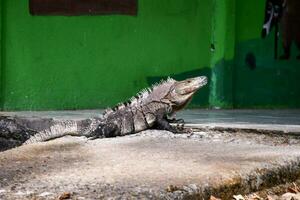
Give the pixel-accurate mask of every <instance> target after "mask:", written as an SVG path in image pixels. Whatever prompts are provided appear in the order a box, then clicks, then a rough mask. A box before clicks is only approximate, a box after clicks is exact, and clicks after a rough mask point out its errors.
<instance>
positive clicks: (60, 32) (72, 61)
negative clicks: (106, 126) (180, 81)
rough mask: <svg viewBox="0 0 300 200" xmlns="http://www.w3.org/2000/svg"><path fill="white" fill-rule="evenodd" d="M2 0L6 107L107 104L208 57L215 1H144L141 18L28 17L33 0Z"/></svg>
mask: <svg viewBox="0 0 300 200" xmlns="http://www.w3.org/2000/svg"><path fill="white" fill-rule="evenodd" d="M1 2H2V6H3V7H4V13H3V17H4V21H5V27H4V32H3V35H4V37H5V40H4V41H3V42H2V45H3V46H4V47H5V60H4V63H3V66H2V69H1V71H2V73H3V74H4V75H3V76H2V79H3V80H2V82H3V83H4V84H5V87H3V88H2V91H1V92H2V99H1V102H2V107H3V109H4V110H45V109H88V108H102V107H106V106H109V105H112V104H115V103H117V102H119V101H122V100H124V99H127V98H129V97H130V96H132V95H134V94H136V92H137V91H139V90H140V89H141V88H143V87H146V86H147V85H149V84H150V82H149V80H150V78H151V77H158V76H169V75H174V74H179V75H180V74H182V73H187V72H189V71H193V70H201V69H203V68H207V67H209V64H210V50H209V48H210V41H209V38H210V34H211V33H210V20H211V19H210V12H211V4H210V0H204V1H203V0H201V1H200V0H190V1H189V2H188V3H187V2H186V1H185V0H164V1H157V0H155V1H147V0H139V9H138V16H136V17H132V16H118V15H110V16H79V17H64V16H30V15H29V12H28V1H19V0H4V1H1ZM193 75H194V76H196V75H201V74H200V73H199V74H193ZM204 103H205V102H204ZM195 104H198V105H201V102H196V103H195Z"/></svg>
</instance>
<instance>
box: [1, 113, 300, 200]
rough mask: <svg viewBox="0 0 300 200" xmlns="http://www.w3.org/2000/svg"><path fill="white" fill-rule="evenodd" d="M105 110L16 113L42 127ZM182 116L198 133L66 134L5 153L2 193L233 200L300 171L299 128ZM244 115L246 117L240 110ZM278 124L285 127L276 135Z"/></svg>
mask: <svg viewBox="0 0 300 200" xmlns="http://www.w3.org/2000/svg"><path fill="white" fill-rule="evenodd" d="M201 112H202V114H203V112H208V111H201ZM214 112H216V113H215V115H217V114H218V115H223V114H224V113H223V114H222V113H221V112H220V113H219V111H214ZM233 112H235V111H233ZM6 114H7V113H6ZM31 114H32V113H31ZM235 114H236V113H235ZM7 115H10V116H12V115H11V113H10V114H7ZM97 115H99V112H98V111H97V112H96V111H95V112H90V111H80V113H78V112H75V113H73V112H71V114H70V113H68V114H66V112H62V113H61V114H55V113H53V114H51V115H49V114H47V113H45V114H44V115H42V114H41V113H36V114H34V115H28V113H27V114H24V113H23V115H21V114H18V115H17V117H10V118H12V119H14V120H15V122H16V124H18V125H19V126H20V127H21V128H20V127H17V128H20V130H23V129H22V128H24V127H27V128H30V129H32V130H35V131H37V130H41V129H44V128H45V127H49V126H51V125H53V124H55V123H56V122H57V121H59V120H61V119H74V120H79V119H85V118H87V117H90V116H97ZM180 115H181V116H183V118H184V119H186V121H188V122H190V123H189V124H188V126H190V127H193V128H194V130H196V132H194V133H189V134H173V133H170V132H166V131H156V130H148V131H145V132H142V133H138V134H134V135H130V136H125V137H118V138H107V139H99V140H93V141H90V140H86V139H85V138H83V137H64V138H60V139H56V140H53V141H49V142H45V143H37V144H33V145H27V146H21V147H17V148H14V149H11V150H7V151H3V152H0V168H1V170H0V199H32V198H38V199H54V198H56V197H57V196H59V195H60V194H62V193H64V192H70V193H71V195H72V197H73V198H78V199H106V198H109V197H110V198H113V199H118V198H124V199H131V198H136V199H143V198H144V199H145V198H146V199H203V198H204V199H208V198H209V196H210V195H214V196H216V197H221V198H222V199H231V197H232V195H233V194H245V193H250V192H254V191H257V190H261V189H265V188H269V187H272V186H276V185H278V184H282V183H286V182H291V181H294V180H296V179H298V178H299V177H300V140H299V138H298V135H297V134H295V135H291V134H289V133H292V132H290V131H285V130H283V129H274V130H273V129H269V128H270V127H272V126H270V125H267V124H271V123H265V124H262V123H257V124H261V125H266V126H268V129H266V128H265V127H263V129H256V128H253V127H254V126H252V125H251V124H254V122H253V121H251V120H249V121H248V125H249V126H244V124H247V123H244V124H242V126H240V125H241V122H240V121H238V120H233V121H232V122H231V126H230V123H229V122H228V121H226V120H227V119H228V118H226V120H225V119H224V115H223V122H222V123H224V124H223V125H222V126H220V123H221V122H220V121H218V122H216V121H217V120H220V118H218V117H217V118H218V119H217V118H214V119H211V121H213V120H215V121H213V123H214V126H211V124H210V125H208V123H210V122H206V123H200V121H201V120H202V122H203V121H204V120H207V118H206V117H199V111H186V112H184V113H181V114H180ZM192 115H194V117H191V116H192ZM231 115H232V114H231ZM247 115H248V114H247ZM226 116H229V115H228V114H226ZM242 116H244V118H243V117H242ZM264 116H266V115H265V114H264ZM270 116H271V115H270ZM293 117H294V118H297V116H296V115H294V116H293ZM270 118H274V116H273V117H272V116H271V117H270ZM294 118H293V119H294ZM241 119H244V120H245V119H246V118H245V115H242V114H241V113H240V118H239V120H241ZM258 119H260V118H259V117H258ZM288 119H291V118H288ZM281 120H282V121H280V120H279V119H276V124H277V125H285V126H287V127H289V126H290V125H292V126H295V128H296V131H297V130H298V129H297V127H298V126H299V125H298V124H297V120H295V121H293V120H285V119H281ZM225 122H226V123H225ZM289 123H290V124H289ZM216 124H217V125H216ZM226 124H227V125H228V126H226ZM215 125H216V126H215ZM274 127H275V126H274ZM261 130H263V131H261ZM266 130H267V131H270V133H269V134H266V133H267V132H264V131H266ZM272 130H273V131H275V132H276V131H277V132H278V133H282V134H277V133H275V134H272ZM289 130H291V129H289ZM293 131H294V130H293ZM286 133H288V134H286Z"/></svg>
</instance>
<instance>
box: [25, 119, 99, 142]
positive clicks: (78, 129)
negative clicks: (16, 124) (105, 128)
mask: <svg viewBox="0 0 300 200" xmlns="http://www.w3.org/2000/svg"><path fill="white" fill-rule="evenodd" d="M99 123H100V121H99V119H96V118H93V119H87V120H77V121H76V120H65V121H62V122H58V123H56V124H55V125H53V126H51V127H50V128H48V129H45V130H43V131H40V132H38V133H36V134H34V135H33V136H31V137H30V138H29V139H28V140H26V141H25V142H24V143H23V145H24V144H25V145H26V144H32V143H37V142H45V141H48V140H51V139H55V138H59V137H63V136H66V135H72V136H88V135H89V134H90V133H91V132H92V131H94V130H95V129H96V128H97V126H98V124H99Z"/></svg>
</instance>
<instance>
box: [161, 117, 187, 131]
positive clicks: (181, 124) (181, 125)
mask: <svg viewBox="0 0 300 200" xmlns="http://www.w3.org/2000/svg"><path fill="white" fill-rule="evenodd" d="M166 120H167V121H168V122H169V123H176V128H177V129H178V130H180V131H183V130H184V125H185V122H184V120H183V119H176V118H172V119H169V118H168V117H166Z"/></svg>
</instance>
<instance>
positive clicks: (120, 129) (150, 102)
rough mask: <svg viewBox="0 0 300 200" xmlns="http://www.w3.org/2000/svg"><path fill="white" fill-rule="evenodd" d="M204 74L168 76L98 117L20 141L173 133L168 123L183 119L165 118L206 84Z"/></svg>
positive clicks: (188, 100) (72, 122)
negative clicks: (181, 77) (150, 131)
mask: <svg viewBox="0 0 300 200" xmlns="http://www.w3.org/2000/svg"><path fill="white" fill-rule="evenodd" d="M206 83H207V78H206V77H205V76H200V77H195V78H189V79H186V80H183V81H176V80H174V79H172V78H168V79H167V80H165V81H161V82H160V83H157V84H155V85H153V86H152V87H150V88H147V89H144V90H142V91H141V92H140V93H138V94H137V95H136V96H134V97H132V98H131V99H130V100H129V101H127V102H125V103H120V104H118V105H117V106H116V107H114V108H109V109H107V110H105V111H104V113H103V115H102V116H101V117H99V118H92V119H87V120H81V121H75V120H66V121H63V122H61V123H58V124H56V125H53V126H52V127H50V128H49V129H47V130H44V131H41V132H39V133H36V134H34V135H33V136H31V137H30V138H29V139H28V140H27V141H26V142H25V143H24V144H30V143H35V142H41V141H47V140H50V139H53V138H57V137H62V136H65V135H76V136H86V137H91V138H92V139H95V138H102V137H115V136H123V135H128V134H133V133H138V132H140V131H143V130H146V129H151V128H153V129H160V130H168V131H172V132H177V131H178V128H176V127H174V126H171V125H170V123H171V122H183V120H180V119H179V120H176V119H169V118H168V117H170V116H172V115H173V114H174V113H175V112H177V111H179V110H182V109H183V108H184V107H185V106H186V105H187V104H188V103H189V102H190V100H191V99H192V97H193V95H194V94H195V92H196V91H197V90H198V89H199V88H201V87H203V86H204V85H206Z"/></svg>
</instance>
